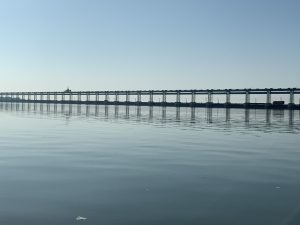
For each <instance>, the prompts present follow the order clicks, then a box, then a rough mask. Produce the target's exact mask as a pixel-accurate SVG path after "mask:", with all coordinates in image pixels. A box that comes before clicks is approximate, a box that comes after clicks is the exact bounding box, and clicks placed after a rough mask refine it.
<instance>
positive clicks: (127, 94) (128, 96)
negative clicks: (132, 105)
mask: <svg viewBox="0 0 300 225" xmlns="http://www.w3.org/2000/svg"><path fill="white" fill-rule="evenodd" d="M126 102H130V95H129V91H126Z"/></svg>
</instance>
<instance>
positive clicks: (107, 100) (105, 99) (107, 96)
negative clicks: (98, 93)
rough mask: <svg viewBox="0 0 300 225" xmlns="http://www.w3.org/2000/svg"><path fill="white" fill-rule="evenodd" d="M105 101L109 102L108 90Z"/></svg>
mask: <svg viewBox="0 0 300 225" xmlns="http://www.w3.org/2000/svg"><path fill="white" fill-rule="evenodd" d="M105 101H106V102H108V92H105Z"/></svg>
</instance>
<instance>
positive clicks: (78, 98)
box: [77, 92, 81, 103]
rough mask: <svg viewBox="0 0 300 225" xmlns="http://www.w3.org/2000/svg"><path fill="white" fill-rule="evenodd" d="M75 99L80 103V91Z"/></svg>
mask: <svg viewBox="0 0 300 225" xmlns="http://www.w3.org/2000/svg"><path fill="white" fill-rule="evenodd" d="M77 101H78V103H81V93H80V92H79V93H78V94H77Z"/></svg>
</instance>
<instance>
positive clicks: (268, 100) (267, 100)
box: [266, 90, 272, 109]
mask: <svg viewBox="0 0 300 225" xmlns="http://www.w3.org/2000/svg"><path fill="white" fill-rule="evenodd" d="M271 105H272V104H271V90H267V99H266V108H267V109H269V108H270V107H271Z"/></svg>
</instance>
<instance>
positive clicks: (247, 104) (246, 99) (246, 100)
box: [245, 90, 250, 108]
mask: <svg viewBox="0 0 300 225" xmlns="http://www.w3.org/2000/svg"><path fill="white" fill-rule="evenodd" d="M249 105H250V92H249V91H248V90H247V91H246V94H245V107H246V108H248V107H249Z"/></svg>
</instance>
